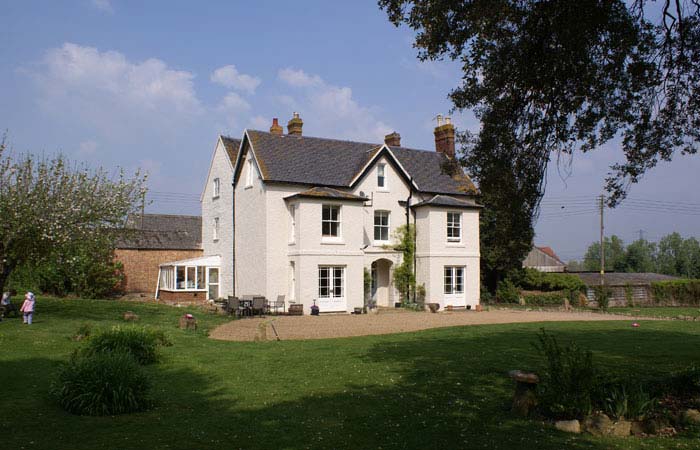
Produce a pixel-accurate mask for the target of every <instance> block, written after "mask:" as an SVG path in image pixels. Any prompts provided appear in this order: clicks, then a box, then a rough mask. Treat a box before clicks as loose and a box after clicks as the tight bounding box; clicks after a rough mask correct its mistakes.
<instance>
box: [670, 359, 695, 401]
mask: <svg viewBox="0 0 700 450" xmlns="http://www.w3.org/2000/svg"><path fill="white" fill-rule="evenodd" d="M667 384H668V387H669V389H670V390H671V392H673V393H674V394H676V395H680V396H688V397H695V396H698V395H700V366H691V367H689V368H688V369H685V370H683V371H680V372H676V373H675V374H673V375H672V376H671V378H670V381H668V382H667Z"/></svg>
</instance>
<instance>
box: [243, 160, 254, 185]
mask: <svg viewBox="0 0 700 450" xmlns="http://www.w3.org/2000/svg"><path fill="white" fill-rule="evenodd" d="M254 170H255V167H253V159H252V158H251V159H248V175H247V176H246V180H245V186H246V187H250V186H252V185H253V174H254Z"/></svg>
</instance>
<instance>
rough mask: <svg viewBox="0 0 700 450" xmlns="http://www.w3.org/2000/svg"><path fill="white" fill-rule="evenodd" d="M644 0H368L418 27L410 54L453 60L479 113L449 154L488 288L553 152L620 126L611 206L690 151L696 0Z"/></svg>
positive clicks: (522, 248) (532, 208) (508, 260)
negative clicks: (478, 212)
mask: <svg viewBox="0 0 700 450" xmlns="http://www.w3.org/2000/svg"><path fill="white" fill-rule="evenodd" d="M647 3H648V1H647V0H634V1H631V2H626V1H624V0H580V1H570V0H494V1H478V0H466V1H445V0H439V1H436V0H379V6H380V8H382V9H384V10H385V11H386V12H387V14H388V17H389V20H390V21H391V22H392V23H393V24H394V25H396V26H399V25H401V24H405V25H407V26H408V27H410V28H411V29H413V30H414V31H415V32H416V33H417V35H416V38H415V42H414V46H415V47H416V48H417V49H418V57H419V59H420V60H438V59H443V58H450V59H452V60H457V61H460V63H461V64H462V72H463V74H462V79H461V83H460V84H459V85H458V86H457V87H456V88H455V89H454V90H452V92H451V93H450V94H449V96H450V99H451V100H452V103H453V105H454V109H456V110H465V109H471V110H473V111H474V113H475V114H476V116H477V118H478V119H479V120H480V121H481V129H480V131H479V132H478V134H477V135H472V134H470V133H468V132H464V133H461V135H460V142H461V143H462V148H461V152H460V154H461V155H460V162H461V163H462V164H463V165H464V167H466V168H467V170H468V171H469V173H470V174H471V175H472V176H473V178H474V179H475V181H477V183H478V185H479V189H480V190H481V192H482V195H483V198H482V201H483V203H484V205H485V206H486V209H485V211H484V213H483V217H482V231H481V232H482V247H481V248H482V266H483V269H484V270H483V272H484V276H485V281H486V282H487V284H488V285H489V286H490V288H491V289H492V290H493V287H494V285H495V283H497V281H498V279H499V278H501V277H502V276H503V274H504V272H505V271H508V270H510V269H511V268H514V267H515V265H516V263H515V261H516V260H518V261H520V260H522V258H523V257H524V256H525V254H526V253H527V250H528V249H529V245H530V243H531V238H532V234H533V232H532V223H533V219H534V218H536V217H537V214H538V212H539V202H540V200H541V198H542V196H543V194H544V188H545V175H546V173H547V166H548V164H549V162H550V161H551V160H552V159H555V160H557V161H559V159H560V157H561V156H563V157H565V158H567V157H569V158H572V157H573V155H574V154H575V153H576V152H588V151H591V150H593V149H596V148H598V147H600V146H601V145H602V144H604V143H606V142H608V141H610V140H611V139H613V138H615V137H618V136H619V137H621V138H622V144H621V145H622V149H623V151H624V153H625V156H626V161H625V162H624V163H622V164H618V165H615V166H613V167H612V168H611V173H610V174H609V176H608V178H607V183H606V188H607V190H608V191H609V193H610V195H609V196H608V203H609V205H610V206H615V205H616V204H617V203H618V202H619V201H620V200H621V199H623V198H624V196H625V195H626V192H627V189H628V188H629V185H630V184H631V183H636V182H638V181H639V179H640V177H641V176H642V175H643V174H644V173H645V172H646V170H648V169H650V168H652V167H654V166H655V165H656V164H657V162H658V161H659V160H669V159H671V158H672V156H673V155H674V153H677V152H681V153H688V154H694V153H696V152H697V150H698V147H699V146H700V83H698V79H700V2H697V1H693V2H691V4H689V3H686V2H680V1H676V2H671V1H670V0H665V2H664V3H663V6H662V9H663V11H662V12H663V15H662V20H661V21H660V22H658V23H656V22H653V21H651V20H650V19H649V18H650V17H656V16H657V14H653V13H649V14H647V11H646V10H645V7H646V6H647ZM500 189H503V191H499V190H500ZM504 191H505V192H506V193H504Z"/></svg>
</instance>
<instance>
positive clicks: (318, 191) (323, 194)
mask: <svg viewBox="0 0 700 450" xmlns="http://www.w3.org/2000/svg"><path fill="white" fill-rule="evenodd" d="M296 197H307V198H330V199H336V200H350V201H359V202H364V201H367V200H369V199H368V198H367V197H361V196H359V195H355V194H351V193H349V192H343V191H339V190H338V189H333V188H329V187H318V186H317V187H313V188H311V189H309V190H307V191H303V192H299V193H298V194H294V195H290V196H289V197H285V198H284V199H285V200H287V199H292V198H296Z"/></svg>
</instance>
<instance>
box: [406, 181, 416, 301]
mask: <svg viewBox="0 0 700 450" xmlns="http://www.w3.org/2000/svg"><path fill="white" fill-rule="evenodd" d="M408 189H409V191H408V199H406V232H407V233H408V232H409V231H410V229H411V228H410V227H411V199H412V198H413V177H411V178H410V179H409V186H408ZM415 253H416V252H415V248H414V251H413V256H414V261H415ZM410 291H411V284H410V283H408V284H406V296H409V294H410ZM414 291H415V289H414ZM407 300H409V299H407ZM413 300H415V292H414V295H413Z"/></svg>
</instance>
